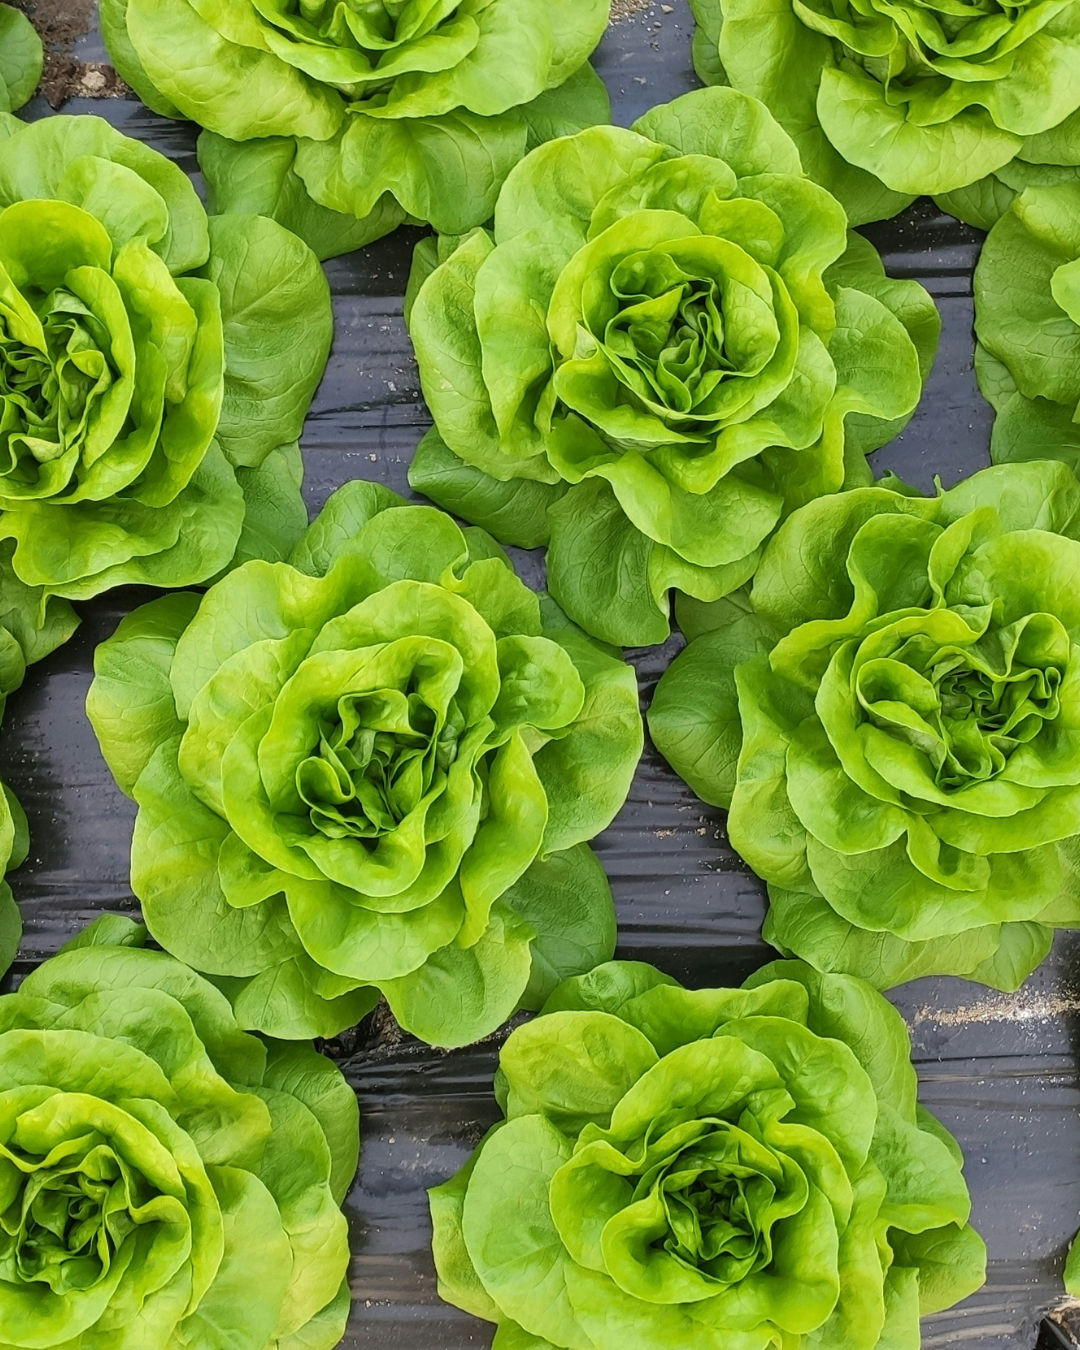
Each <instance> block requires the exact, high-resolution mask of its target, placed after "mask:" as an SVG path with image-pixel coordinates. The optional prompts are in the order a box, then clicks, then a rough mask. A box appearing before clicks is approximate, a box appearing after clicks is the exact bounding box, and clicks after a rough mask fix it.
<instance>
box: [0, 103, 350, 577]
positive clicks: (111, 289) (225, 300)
mask: <svg viewBox="0 0 1080 1350" xmlns="http://www.w3.org/2000/svg"><path fill="white" fill-rule="evenodd" d="M0 121H3V123H4V124H3V126H0V540H12V541H14V546H15V552H14V559H13V566H14V569H15V572H16V574H17V575H18V577H20V578H21V580H22V581H23V582H25V583H26V584H27V585H29V586H35V587H42V588H43V589H44V591H45V592H46V593H47V594H54V595H62V596H67V597H69V598H70V599H85V598H87V597H89V596H92V595H96V594H98V593H99V592H100V591H104V590H106V589H108V588H109V587H112V586H117V585H122V584H128V583H146V584H149V585H154V586H187V585H192V584H194V583H198V582H203V581H207V580H208V579H209V578H211V577H212V576H214V575H215V574H216V573H218V572H220V571H221V570H222V569H223V568H226V567H228V566H229V565H230V564H232V563H234V562H240V561H243V560H245V559H246V558H250V557H282V556H284V555H285V554H286V553H287V552H288V551H289V549H290V548H292V547H293V545H294V544H295V542H296V540H297V539H298V538H299V536H300V534H302V533H303V530H304V528H305V527H306V524H307V514H306V512H305V510H304V507H303V503H302V501H301V499H300V490H299V483H300V477H301V472H302V471H301V466H300V458H299V450H298V448H297V444H296V441H297V437H298V436H299V434H300V429H301V427H302V426H303V422H304V418H305V416H306V414H307V410H308V406H309V404H310V402H311V397H312V394H313V393H314V391H315V387H316V386H317V384H318V382H319V380H320V379H321V377H322V372H323V367H324V366H325V364H326V358H327V354H328V353H329V350H330V338H331V333H332V328H333V317H332V313H331V308H330V296H329V288H328V286H327V284H326V280H325V278H324V277H323V275H322V270H321V268H320V267H319V263H318V260H317V259H316V258H315V256H314V254H312V252H311V251H310V250H309V249H308V248H307V247H306V245H304V244H302V243H301V242H300V240H299V239H297V238H296V237H295V236H294V235H291V234H289V233H288V232H287V231H286V230H284V229H282V227H281V226H280V225H276V224H275V223H274V222H273V221H271V220H265V219H262V218H260V217H256V216H239V215H237V216H227V217H220V218H215V219H210V220H208V219H207V216H206V212H205V211H204V210H203V207H202V205H201V204H200V202H199V199H198V197H197V196H196V195H195V190H194V188H193V187H192V185H191V183H190V181H189V180H188V178H187V177H186V176H185V174H184V173H183V172H182V171H181V170H180V169H179V168H178V167H177V166H176V165H175V164H172V163H170V161H168V160H167V159H165V158H164V157H163V156H162V155H159V154H157V153H156V152H155V151H153V150H150V149H148V148H147V147H146V146H144V145H141V144H140V143H139V142H137V141H133V140H129V139H128V138H127V137H126V136H122V135H120V133H119V132H117V131H114V130H113V129H112V128H111V127H110V126H109V125H108V124H107V123H106V122H104V121H102V120H101V119H100V118H97V117H50V118H46V119H44V120H43V121H40V122H36V123H33V124H32V125H29V126H23V125H22V124H21V123H19V122H16V121H15V120H14V119H13V118H8V119H6V121H4V119H0ZM5 134H6V139H4V136H5Z"/></svg>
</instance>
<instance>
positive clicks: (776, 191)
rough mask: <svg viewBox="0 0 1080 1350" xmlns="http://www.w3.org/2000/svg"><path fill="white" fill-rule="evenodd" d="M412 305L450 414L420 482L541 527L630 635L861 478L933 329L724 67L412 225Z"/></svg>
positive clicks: (439, 419) (431, 443)
mask: <svg viewBox="0 0 1080 1350" xmlns="http://www.w3.org/2000/svg"><path fill="white" fill-rule="evenodd" d="M406 319H407V321H408V324H409V330H410V333H411V335H412V338H413V342H414V345H415V347H416V352H417V358H418V361H419V365H420V375H421V381H422V384H423V389H424V396H425V398H426V400H427V403H428V406H429V407H430V409H431V412H432V415H433V417H434V419H435V431H434V432H432V434H431V435H429V436H428V437H427V438H426V439H425V441H424V442H423V443H422V444H421V446H420V448H419V450H418V452H417V454H416V457H415V459H414V461H413V464H412V467H411V470H410V475H409V481H410V482H411V484H412V486H413V487H414V488H415V489H416V490H417V491H419V492H423V493H426V494H427V495H428V496H430V497H432V498H433V499H434V500H435V501H436V502H438V503H439V505H440V506H443V507H445V508H446V509H448V510H452V511H454V512H455V513H456V514H458V515H461V516H463V517H464V518H465V519H467V520H470V521H472V522H474V523H475V524H477V525H480V526H483V527H484V528H485V529H487V530H490V531H491V532H492V533H493V534H494V535H495V536H496V537H497V538H498V539H499V540H500V541H501V542H503V543H506V544H515V545H520V546H523V547H527V548H533V547H537V546H540V545H547V547H548V584H549V585H550V587H551V592H552V594H553V595H554V597H555V599H556V600H557V601H558V602H559V604H560V605H561V606H562V607H563V609H564V610H565V611H566V612H567V613H568V614H569V615H570V617H571V618H572V619H573V620H574V622H575V623H577V624H579V625H580V626H581V627H583V628H585V629H586V630H587V631H589V632H590V633H592V634H593V635H594V636H596V637H598V638H600V639H601V640H603V641H606V642H612V643H615V644H617V645H620V646H646V645H650V644H653V643H658V642H662V641H663V640H664V639H665V637H666V636H667V634H668V632H669V607H670V606H669V593H670V591H672V590H673V589H675V590H679V591H682V592H684V593H686V594H689V595H692V596H695V597H697V598H698V599H700V600H717V599H719V598H720V597H721V596H723V595H726V594H728V593H730V592H731V591H733V590H735V589H737V588H738V587H739V586H741V585H742V584H743V583H744V582H746V580H747V579H748V578H749V577H750V576H751V575H752V574H753V571H754V569H755V567H756V566H757V564H758V562H759V560H760V557H761V550H762V548H763V546H764V545H765V543H766V541H767V539H768V538H769V536H770V535H771V534H772V533H773V532H774V531H775V529H776V527H777V526H778V524H779V523H780V522H781V521H782V520H783V519H784V518H785V517H786V516H788V515H790V513H791V512H792V511H793V510H795V509H796V508H798V507H799V506H802V505H803V504H804V503H805V502H808V501H810V500H812V499H813V498H815V497H817V496H820V495H822V494H824V493H829V492H836V491H838V490H840V489H841V488H844V487H850V486H853V485H855V484H860V483H865V482H869V481H870V474H869V470H868V468H867V466H866V460H865V456H866V455H867V454H868V453H869V452H870V451H872V450H875V449H877V448H878V447H880V446H881V445H883V444H885V443H886V442H887V441H888V440H890V439H891V438H892V437H893V436H894V435H895V434H896V433H897V432H898V431H899V430H901V429H902V428H903V426H904V425H905V423H906V421H907V419H908V418H909V416H910V415H911V413H912V412H913V411H914V409H915V407H916V405H917V403H918V401H919V397H920V395H921V392H922V387H923V381H924V380H925V378H926V375H927V373H928V371H929V369H930V365H931V362H932V360H933V357H934V353H935V351H936V346H937V340H938V335H939V332H940V320H939V317H938V314H937V311H936V309H935V307H934V304H933V301H932V300H931V299H930V297H929V295H928V294H927V293H926V292H925V291H924V290H923V289H922V287H921V286H919V285H918V284H917V283H916V282H912V281H893V280H891V279H890V278H888V277H886V275H885V272H884V268H883V267H882V264H881V260H880V258H879V257H878V255H877V253H876V252H875V251H874V249H873V248H872V247H871V245H870V244H869V243H867V241H866V240H865V239H862V238H860V237H859V236H856V235H854V234H852V233H850V232H849V230H848V228H847V220H846V218H845V216H844V212H843V210H842V209H841V207H840V205H839V204H838V203H837V201H836V200H835V199H834V198H833V197H831V196H830V195H829V193H828V192H826V191H825V190H824V189H822V188H820V187H818V186H817V185H816V184H814V183H813V182H811V181H810V179H809V178H808V177H807V176H806V175H805V174H804V173H803V171H802V167H801V165H800V162H799V155H798V151H797V149H796V146H795V143H794V142H793V141H792V140H791V138H790V137H789V136H788V134H787V133H786V132H785V131H784V130H783V129H782V128H781V127H780V126H779V124H778V123H777V122H776V121H774V120H773V118H772V117H771V116H770V114H769V112H768V111H767V109H766V108H765V107H764V106H763V105H762V104H761V103H760V102H758V101H757V100H756V99H753V98H750V97H748V96H747V95H745V94H742V93H738V92H736V91H735V90H732V89H724V88H715V89H707V90H698V91H697V92H696V93H692V94H687V95H686V96H685V97H683V98H680V99H677V100H676V101H675V102H673V103H670V104H667V105H665V106H663V107H659V108H655V109H653V111H652V112H650V113H648V114H647V115H646V116H645V117H643V118H642V119H641V120H640V121H639V122H637V123H636V124H635V126H634V129H633V130H632V131H627V130H623V129H622V128H618V127H595V128H592V129H590V130H586V131H583V132H581V133H580V134H579V135H577V136H572V137H569V138H565V139H562V140H558V141H553V142H551V143H550V144H547V145H544V146H541V147H540V148H538V149H537V150H534V151H533V152H532V154H530V155H529V156H528V158H526V159H525V160H524V161H523V162H522V163H521V164H520V165H519V166H518V167H517V168H516V169H515V170H514V171H513V173H512V174H511V175H510V177H509V178H508V179H507V181H506V185H505V186H504V187H503V189H502V192H501V193H500V196H499V200H498V204H497V206H496V208H495V219H494V228H493V229H478V230H474V231H472V232H471V233H468V234H466V235H464V236H449V235H445V234H444V235H442V236H440V237H439V238H438V239H437V240H425V241H423V242H422V243H421V244H420V245H419V246H418V248H417V250H416V255H415V261H414V264H413V272H412V276H411V278H410V282H409V288H408V293H407V296H406Z"/></svg>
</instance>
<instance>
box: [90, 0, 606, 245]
mask: <svg viewBox="0 0 1080 1350" xmlns="http://www.w3.org/2000/svg"><path fill="white" fill-rule="evenodd" d="M609 11H610V0H544V2H543V3H536V0H365V3H363V4H356V3H349V4H342V3H340V0H230V3H228V4H219V3H214V2H213V0H102V5H101V23H102V32H103V34H104V37H105V42H106V45H107V47H108V49H109V52H110V55H111V56H112V59H113V62H114V64H115V66H116V68H117V70H118V71H119V72H120V74H121V75H122V76H123V77H124V79H125V80H126V81H127V82H128V84H130V85H131V87H132V88H133V89H134V90H135V91H136V93H137V94H138V95H139V96H140V98H142V99H143V101H144V102H145V103H146V104H147V105H148V106H149V107H151V108H152V109H154V111H155V112H160V113H163V114H164V115H165V116H168V117H189V118H191V120H192V121H195V122H198V123H199V124H200V125H201V126H202V127H204V128H206V130H205V132H204V134H203V136H202V138H201V141H200V146H199V158H200V163H201V165H202V168H203V171H204V173H205V175H206V179H207V183H208V185H209V188H210V193H211V198H212V201H213V203H214V207H215V209H216V210H218V211H223V212H225V211H229V212H231V211H251V212H255V213H256V214H259V215H266V216H270V217H272V218H273V219H275V220H277V221H279V222H280V223H281V224H283V225H286V226H287V227H288V228H289V229H292V230H295V231H296V233H297V234H299V235H300V237H301V238H303V239H304V240H305V241H306V242H307V243H309V244H310V245H311V247H312V248H313V249H315V251H316V252H317V253H318V254H319V255H320V256H321V257H323V258H328V257H332V256H334V255H336V254H338V253H345V252H348V251H349V250H351V249H355V248H359V247H361V246H362V245H364V244H367V243H370V242H371V241H372V240H374V239H377V238H379V237H380V236H382V235H384V234H388V233H389V232H390V231H391V230H393V229H394V228H395V227H396V226H397V225H399V224H401V223H402V221H405V220H411V221H414V222H424V221H426V222H429V223H431V224H432V225H434V226H435V228H436V229H437V230H440V231H442V232H446V233H450V234H458V233H462V232H464V231H466V230H470V229H473V228H475V227H476V226H478V225H482V224H483V223H484V222H485V221H486V220H488V219H489V217H490V216H491V213H492V210H493V208H494V205H495V200H496V197H497V195H498V192H499V188H500V187H501V185H502V183H503V181H504V179H505V178H506V175H507V174H508V173H509V172H510V170H511V169H512V168H513V167H514V165H515V164H516V163H517V162H518V160H520V159H521V157H522V156H523V155H524V154H525V152H526V150H527V149H530V148H531V147H532V146H534V145H537V144H539V143H540V142H541V141H544V140H548V139H550V138H551V137H554V136H563V135H568V134H571V133H572V132H575V131H579V130H581V128H582V127H586V126H592V125H594V124H595V123H598V122H608V121H610V118H611V105H610V102H609V100H608V96H607V92H606V90H605V89H604V86H603V84H602V82H601V80H600V79H599V77H598V76H597V75H596V74H595V72H594V71H593V69H592V67H591V66H590V65H589V57H590V56H591V55H592V52H593V50H594V48H595V47H596V45H597V43H598V42H599V41H600V38H601V37H602V35H603V33H604V30H605V28H606V26H607V22H608V17H609Z"/></svg>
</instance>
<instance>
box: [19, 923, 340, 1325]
mask: <svg viewBox="0 0 1080 1350" xmlns="http://www.w3.org/2000/svg"><path fill="white" fill-rule="evenodd" d="M145 937H146V930H145V929H143V928H141V927H140V926H139V925H137V924H134V923H133V922H132V921H131V920H129V919H122V918H120V917H119V916H117V915H105V916H104V917H103V918H101V919H99V920H97V922H96V923H94V924H93V925H91V927H90V928H88V929H86V930H85V931H84V932H83V933H81V934H80V935H79V936H78V937H77V938H75V939H74V940H73V941H72V942H71V943H70V944H69V945H68V947H67V948H65V949H64V951H63V952H61V954H60V955H59V956H56V957H54V958H53V959H52V960H50V961H46V962H45V964H44V965H42V966H40V967H39V968H38V969H37V970H36V971H34V973H33V974H31V975H29V976H28V977H27V978H26V980H25V981H24V982H23V984H22V985H21V986H20V988H19V991H18V992H17V993H15V994H8V995H6V996H5V997H3V998H0V1341H2V1343H3V1344H4V1345H5V1346H10V1347H12V1350H16V1348H17V1350H54V1348H55V1350H71V1348H72V1347H75V1346H78V1347H79V1350H172V1347H175V1346H180V1345H183V1346H186V1347H190V1350H222V1347H223V1346H225V1345H228V1346H229V1347H230V1350H287V1348H289V1347H296V1350H299V1348H300V1347H304V1350H330V1348H331V1347H332V1346H335V1345H337V1344H338V1342H339V1341H340V1339H341V1337H342V1335H343V1333H344V1330H345V1321H346V1319H347V1317H348V1312H349V1290H348V1284H347V1283H346V1281H345V1272H346V1268H347V1266H348V1262H349V1242H348V1231H347V1227H346V1223H345V1219H344V1216H343V1215H342V1214H341V1212H340V1209H339V1206H340V1204H341V1201H342V1200H343V1198H344V1195H345V1192H346V1191H347V1189H348V1187H349V1184H350V1182H351V1180H352V1176H353V1173H354V1172H355V1170H356V1162H357V1154H358V1148H359V1122H358V1118H357V1108H356V1097H355V1095H354V1094H353V1092H352V1090H351V1089H350V1088H349V1086H348V1084H347V1083H346V1082H345V1080H344V1078H343V1077H342V1076H341V1073H340V1072H339V1070H338V1069H337V1068H336V1066H335V1065H334V1064H332V1063H331V1062H330V1061H329V1060H327V1059H324V1058H322V1056H320V1055H317V1054H316V1053H315V1051H314V1050H313V1049H312V1048H311V1047H310V1046H299V1045H289V1046H286V1045H282V1044H280V1043H278V1044H274V1043H270V1044H265V1043H264V1042H262V1041H260V1040H259V1039H258V1038H257V1037H255V1036H249V1035H247V1034H245V1033H244V1032H243V1031H241V1029H240V1028H239V1027H238V1026H237V1023H236V1018H235V1017H234V1016H233V1013H232V1009H231V1008H230V1007H229V1003H228V1000H227V999H225V998H224V997H223V996H222V995H221V994H220V993H219V992H218V991H217V990H216V989H215V988H214V987H213V985H211V984H209V983H208V982H207V981H206V980H204V979H201V978H200V977H199V976H198V975H196V974H194V972H192V971H190V970H188V969H187V968H186V967H184V966H182V965H181V964H180V962H179V961H175V960H174V959H173V958H172V957H171V956H167V955H165V954H164V953H163V952H150V951H143V950H140V948H141V945H142V943H143V941H144V940H145Z"/></svg>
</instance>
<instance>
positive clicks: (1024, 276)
mask: <svg viewBox="0 0 1080 1350" xmlns="http://www.w3.org/2000/svg"><path fill="white" fill-rule="evenodd" d="M1078 205H1080V182H1070V183H1062V184H1059V185H1058V186H1055V187H1043V186H1038V187H1028V188H1024V189H1023V190H1022V191H1021V192H1020V193H1019V195H1018V196H1015V197H1014V200H1013V201H1012V204H1011V205H1010V207H1009V209H1008V210H1007V211H1006V212H1005V214H1004V215H1002V217H1001V219H1000V220H999V221H998V223H997V224H996V225H995V226H994V228H993V229H992V230H991V231H990V234H989V235H988V236H987V240H986V244H985V245H984V247H983V251H982V253H981V255H980V257H979V263H978V266H977V267H976V269H975V302H976V311H975V329H976V334H977V336H978V339H979V347H978V351H977V354H976V371H977V374H978V377H979V386H980V388H981V389H982V392H983V394H984V396H985V397H986V398H987V399H988V400H989V402H990V403H992V404H993V405H994V408H995V410H996V412H997V418H996V420H995V422H994V433H993V440H992V442H991V447H990V450H991V455H992V456H993V459H994V462H995V463H999V464H1001V463H1011V462H1014V461H1018V460H1019V461H1023V460H1031V459H1057V460H1061V461H1062V462H1063V463H1065V464H1068V465H1069V466H1070V467H1071V468H1073V469H1074V470H1075V469H1077V468H1080V428H1078V426H1077V423H1076V421H1075V420H1074V419H1075V417H1076V412H1077V404H1078V403H1080V286H1078V282H1077V277H1078V274H1080V263H1078V260H1080V229H1078V228H1077V218H1076V211H1077V207H1078Z"/></svg>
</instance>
